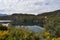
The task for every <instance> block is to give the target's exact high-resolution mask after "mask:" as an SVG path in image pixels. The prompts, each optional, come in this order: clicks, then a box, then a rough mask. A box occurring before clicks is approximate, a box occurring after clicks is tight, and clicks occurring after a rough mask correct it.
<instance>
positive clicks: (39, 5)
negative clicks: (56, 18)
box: [0, 0, 60, 14]
mask: <svg viewBox="0 0 60 40" xmlns="http://www.w3.org/2000/svg"><path fill="white" fill-rule="evenodd" d="M0 9H1V10H0V13H6V14H8V13H9V14H12V13H15V12H16V13H33V14H38V13H43V12H48V11H53V10H58V9H60V0H0Z"/></svg>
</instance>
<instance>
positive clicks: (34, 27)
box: [26, 25, 44, 33]
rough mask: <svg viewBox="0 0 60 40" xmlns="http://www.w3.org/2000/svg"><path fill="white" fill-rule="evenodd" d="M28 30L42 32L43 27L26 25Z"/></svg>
mask: <svg viewBox="0 0 60 40" xmlns="http://www.w3.org/2000/svg"><path fill="white" fill-rule="evenodd" d="M26 27H27V28H28V29H29V30H31V31H33V32H38V33H42V32H43V31H44V28H42V27H40V26H36V25H34V26H26Z"/></svg>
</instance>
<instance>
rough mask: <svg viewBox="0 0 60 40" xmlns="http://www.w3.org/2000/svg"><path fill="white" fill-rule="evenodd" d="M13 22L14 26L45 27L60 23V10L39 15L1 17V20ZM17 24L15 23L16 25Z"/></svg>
mask: <svg viewBox="0 0 60 40" xmlns="http://www.w3.org/2000/svg"><path fill="white" fill-rule="evenodd" d="M3 19H4V20H12V24H14V25H39V26H43V25H44V24H45V23H47V22H49V23H55V24H58V23H60V10H57V11H54V12H46V13H42V14H38V15H33V14H22V13H20V14H17V13H14V14H12V15H9V16H0V20H3ZM14 22H15V23H14Z"/></svg>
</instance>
